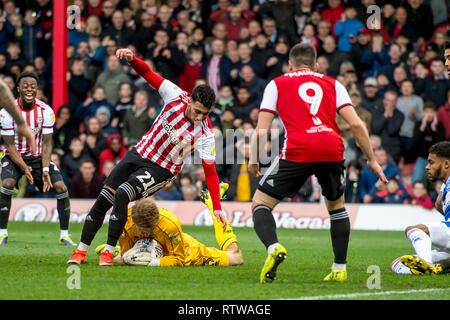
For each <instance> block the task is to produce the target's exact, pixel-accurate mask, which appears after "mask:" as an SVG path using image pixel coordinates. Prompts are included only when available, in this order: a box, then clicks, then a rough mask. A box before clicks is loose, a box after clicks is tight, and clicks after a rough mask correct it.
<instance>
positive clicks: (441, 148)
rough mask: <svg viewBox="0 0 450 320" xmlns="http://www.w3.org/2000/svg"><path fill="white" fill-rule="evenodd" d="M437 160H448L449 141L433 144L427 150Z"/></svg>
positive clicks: (449, 152)
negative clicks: (437, 158)
mask: <svg viewBox="0 0 450 320" xmlns="http://www.w3.org/2000/svg"><path fill="white" fill-rule="evenodd" d="M428 152H429V153H432V154H435V155H436V156H437V157H439V158H444V159H447V160H450V141H441V142H438V143H435V144H433V145H432V146H431V147H430V149H429V150H428Z"/></svg>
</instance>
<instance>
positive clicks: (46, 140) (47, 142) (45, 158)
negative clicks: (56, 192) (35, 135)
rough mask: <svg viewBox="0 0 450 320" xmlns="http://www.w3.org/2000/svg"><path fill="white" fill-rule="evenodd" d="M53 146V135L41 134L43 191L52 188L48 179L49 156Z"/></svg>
mask: <svg viewBox="0 0 450 320" xmlns="http://www.w3.org/2000/svg"><path fill="white" fill-rule="evenodd" d="M52 148H53V135H52V134H44V135H42V181H43V182H44V186H43V190H42V191H44V192H47V191H49V190H50V189H51V188H53V185H52V181H51V179H50V169H49V168H50V157H51V155H52Z"/></svg>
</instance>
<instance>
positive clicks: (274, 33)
mask: <svg viewBox="0 0 450 320" xmlns="http://www.w3.org/2000/svg"><path fill="white" fill-rule="evenodd" d="M262 29H263V33H264V35H265V36H266V37H267V39H269V43H270V44H272V45H273V44H275V42H276V41H277V39H278V38H279V37H280V36H283V37H285V38H286V39H289V36H288V35H287V34H286V32H283V30H279V29H278V27H277V23H276V21H275V19H274V18H272V17H268V16H266V17H264V18H263V20H262ZM288 43H289V41H288Z"/></svg>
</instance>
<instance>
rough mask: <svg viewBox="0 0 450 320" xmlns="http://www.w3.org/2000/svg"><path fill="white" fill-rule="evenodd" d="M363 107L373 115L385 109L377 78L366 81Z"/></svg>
mask: <svg viewBox="0 0 450 320" xmlns="http://www.w3.org/2000/svg"><path fill="white" fill-rule="evenodd" d="M362 107H363V108H364V109H366V110H368V111H370V113H372V114H374V113H375V111H376V110H382V108H383V99H382V98H380V97H379V96H378V82H377V79H376V78H373V77H370V78H367V79H366V80H365V81H364V90H363V94H362Z"/></svg>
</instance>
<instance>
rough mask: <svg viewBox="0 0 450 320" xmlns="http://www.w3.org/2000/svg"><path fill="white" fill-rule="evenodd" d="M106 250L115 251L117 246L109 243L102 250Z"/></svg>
mask: <svg viewBox="0 0 450 320" xmlns="http://www.w3.org/2000/svg"><path fill="white" fill-rule="evenodd" d="M106 250H108V251H109V252H111V253H114V250H115V248H114V247H113V246H110V245H109V244H107V245H106V246H105V248H104V249H103V251H102V252H105V251H106Z"/></svg>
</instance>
